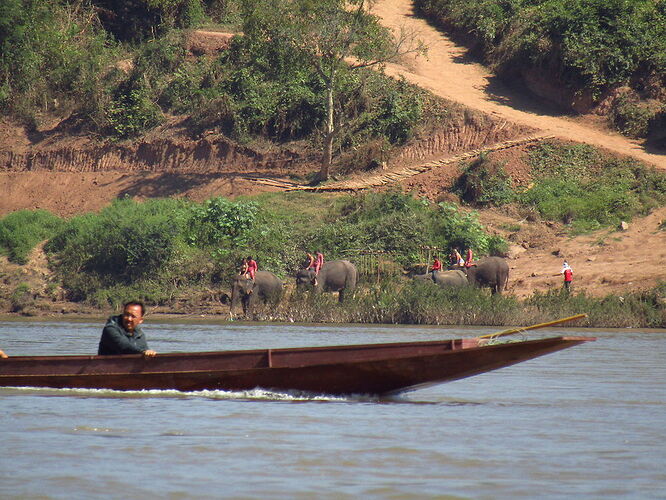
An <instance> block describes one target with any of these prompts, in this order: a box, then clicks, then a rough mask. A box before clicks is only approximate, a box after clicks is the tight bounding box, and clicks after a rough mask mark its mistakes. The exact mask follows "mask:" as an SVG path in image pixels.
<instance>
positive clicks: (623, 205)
mask: <svg viewBox="0 0 666 500" xmlns="http://www.w3.org/2000/svg"><path fill="white" fill-rule="evenodd" d="M529 161H530V163H531V166H532V175H533V180H534V182H533V186H532V187H531V188H530V189H528V190H527V191H525V192H524V193H521V194H520V195H519V201H520V203H522V204H524V205H527V206H532V207H534V208H536V209H537V210H538V211H539V213H540V214H541V216H542V217H544V218H545V219H548V220H559V221H562V222H566V223H571V224H572V228H573V230H574V231H578V232H581V231H589V230H594V229H598V228H601V227H617V225H618V224H619V223H620V221H622V220H625V221H629V220H631V219H632V218H633V217H635V216H637V215H645V214H647V213H649V212H650V210H652V209H654V208H656V207H658V206H661V205H663V204H664V203H665V202H666V174H664V173H663V172H661V171H658V170H655V169H650V168H647V167H644V166H642V165H640V164H638V163H637V162H634V161H628V160H618V159H617V158H612V157H607V156H604V155H602V154H601V153H600V152H599V151H598V150H596V149H594V148H592V147H590V146H587V145H561V144H556V143H541V144H539V145H537V146H534V147H533V148H532V149H531V150H530V153H529Z"/></svg>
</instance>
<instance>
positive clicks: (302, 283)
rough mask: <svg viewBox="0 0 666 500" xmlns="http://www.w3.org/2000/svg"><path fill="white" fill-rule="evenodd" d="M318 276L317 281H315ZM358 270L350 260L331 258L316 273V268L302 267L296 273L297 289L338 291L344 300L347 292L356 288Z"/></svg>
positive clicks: (340, 297)
mask: <svg viewBox="0 0 666 500" xmlns="http://www.w3.org/2000/svg"><path fill="white" fill-rule="evenodd" d="M315 277H316V281H315ZM357 282H358V271H357V270H356V266H354V264H352V263H351V262H349V261H348V260H331V261H328V262H324V265H323V266H322V267H321V269H320V270H319V273H317V274H315V271H314V269H301V270H299V271H298V272H297V273H296V288H297V290H301V291H302V290H305V289H312V288H313V289H314V291H315V292H316V293H321V292H338V300H339V301H340V302H342V301H343V300H344V297H345V295H346V294H347V293H349V292H352V291H353V290H354V289H355V288H356V283H357Z"/></svg>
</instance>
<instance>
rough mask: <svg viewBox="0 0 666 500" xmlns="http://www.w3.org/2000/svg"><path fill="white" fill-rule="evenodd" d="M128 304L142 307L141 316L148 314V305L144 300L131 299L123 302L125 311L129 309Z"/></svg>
mask: <svg viewBox="0 0 666 500" xmlns="http://www.w3.org/2000/svg"><path fill="white" fill-rule="evenodd" d="M127 306H139V307H140V308H141V316H145V315H146V306H145V305H143V302H140V301H138V300H130V301H129V302H125V303H124V304H123V312H125V309H127Z"/></svg>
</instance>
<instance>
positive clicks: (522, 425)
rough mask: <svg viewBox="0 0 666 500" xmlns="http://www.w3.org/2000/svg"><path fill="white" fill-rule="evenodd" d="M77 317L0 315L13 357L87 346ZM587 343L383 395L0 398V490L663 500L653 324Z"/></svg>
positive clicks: (658, 334)
mask: <svg viewBox="0 0 666 500" xmlns="http://www.w3.org/2000/svg"><path fill="white" fill-rule="evenodd" d="M144 330H145V331H146V334H147V337H148V341H149V345H150V347H151V348H152V349H155V350H157V351H158V352H175V351H210V350H223V349H251V348H268V347H271V348H278V347H297V346H314V345H335V344H356V343H374V342H391V341H409V340H437V339H449V338H454V337H460V336H476V335H480V334H484V333H491V332H493V331H496V329H487V328H459V327H452V328H447V327H404V326H401V327H395V326H360V325H351V326H350V325H284V324H281V325H275V324H251V325H250V324H241V323H228V322H219V323H217V324H216V323H214V322H210V323H207V322H189V323H175V322H161V323H160V322H156V321H151V320H148V321H147V323H146V324H144ZM100 332H101V327H100V323H99V322H91V321H83V322H81V321H71V320H65V321H58V322H39V321H29V322H27V321H0V347H1V348H2V349H3V350H5V351H6V352H7V353H9V354H10V355H42V354H52V355H55V354H90V353H96V350H97V342H98V339H99V334H100ZM552 335H584V336H590V335H594V336H597V337H598V340H597V341H596V342H590V343H586V344H582V345H580V346H576V347H573V348H571V349H567V350H564V351H560V352H557V353H554V354H550V355H547V356H544V357H541V358H537V359H535V360H531V361H527V362H524V363H520V364H518V365H515V366H512V367H508V368H503V369H501V370H498V371H495V372H490V373H486V374H483V375H478V376H475V377H471V378H468V379H464V380H460V381H456V382H451V383H448V384H442V385H438V386H435V387H430V388H428V389H422V390H419V391H415V392H411V393H407V394H405V395H402V396H400V397H393V398H391V399H375V398H369V397H350V398H339V397H326V396H318V397H311V398H306V397H299V396H295V395H289V394H276V393H268V392H265V391H261V390H255V391H250V392H243V393H229V392H221V391H206V392H199V393H179V392H176V391H151V392H131V393H123V392H116V391H91V390H44V389H13V388H0V404H1V406H2V413H1V415H2V417H1V422H2V424H1V426H0V439H1V441H0V443H1V445H2V453H1V454H0V497H1V498H4V499H8V498H9V499H16V498H21V499H24V498H35V499H37V498H39V499H68V500H70V499H90V498H112V499H115V498H117V499H151V498H169V499H174V500H177V499H194V498H288V499H291V498H297V499H300V498H303V499H305V498H335V499H338V498H342V499H352V498H354V499H355V498H360V497H364V498H390V499H402V498H405V499H407V498H444V499H447V498H451V499H454V498H455V499H458V498H469V499H505V498H506V499H515V498H528V499H532V498H553V499H559V498H562V499H568V500H569V499H571V498H576V499H578V498H585V499H588V498H593V499H601V498H604V499H607V498H640V499H652V498H654V499H657V498H659V499H663V498H666V439H665V438H666V430H665V427H666V363H665V362H666V331H664V330H650V331H647V330H646V331H640V330H588V329H585V330H574V329H567V328H553V329H544V330H537V331H535V332H534V334H533V335H530V338H535V337H543V336H552Z"/></svg>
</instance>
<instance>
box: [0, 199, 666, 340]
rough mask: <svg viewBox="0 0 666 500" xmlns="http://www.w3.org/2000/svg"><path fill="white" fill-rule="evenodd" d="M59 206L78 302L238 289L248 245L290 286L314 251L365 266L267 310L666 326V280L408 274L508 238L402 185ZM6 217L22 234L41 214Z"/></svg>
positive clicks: (388, 318) (289, 316)
mask: <svg viewBox="0 0 666 500" xmlns="http://www.w3.org/2000/svg"><path fill="white" fill-rule="evenodd" d="M17 214H19V215H20V216H21V217H22V220H23V221H27V220H32V219H33V218H36V217H34V216H35V215H36V214H39V217H40V218H41V219H42V220H47V221H48V220H51V219H50V218H49V217H48V216H46V215H45V213H42V212H37V213H33V212H27V211H26V212H17ZM12 215H13V214H12ZM29 216H33V217H29ZM15 217H16V216H14V218H15ZM7 218H9V216H8V217H7ZM7 218H5V219H7ZM51 218H52V219H53V221H56V222H57V223H56V225H55V226H54V227H52V229H51V233H50V235H51V236H50V239H49V242H48V243H47V245H46V246H45V250H46V252H47V255H48V257H49V262H50V265H51V267H52V269H53V270H54V271H55V273H56V277H57V280H58V281H57V282H58V283H60V284H61V285H62V287H63V289H64V292H65V294H66V297H67V298H68V299H69V300H73V301H77V302H82V303H84V304H88V305H89V306H93V307H97V308H103V309H106V308H108V307H110V306H111V307H117V306H119V304H121V303H122V302H123V301H124V300H126V299H127V298H128V297H133V298H137V299H142V300H145V301H146V302H147V303H148V304H150V305H153V306H160V305H161V306H165V307H168V308H172V307H175V308H176V309H178V308H179V307H186V305H187V304H192V305H198V304H199V303H200V302H201V301H210V300H211V297H213V296H215V297H218V296H219V294H220V293H221V291H224V290H228V287H229V282H230V279H231V277H232V275H233V274H235V273H236V272H238V268H239V266H240V261H241V258H242V257H245V256H247V255H252V256H253V257H255V258H256V260H257V261H258V262H259V265H260V268H261V269H266V270H270V271H273V272H275V273H276V274H278V275H279V276H280V277H281V278H283V279H284V280H285V282H286V283H287V284H290V283H293V280H292V279H291V276H293V274H294V272H295V270H296V269H298V268H299V266H301V265H302V264H303V260H304V255H305V252H306V251H314V250H315V249H320V250H322V251H323V252H324V253H325V254H326V256H327V259H329V260H331V259H335V258H348V259H350V260H352V261H353V262H355V263H356V264H357V266H358V267H359V269H360V270H361V284H360V287H359V289H358V290H357V292H356V294H355V295H354V296H353V297H351V298H350V300H348V301H346V302H345V304H343V305H339V304H338V303H337V299H336V298H335V297H333V296H331V295H330V294H324V295H321V296H313V295H311V294H305V295H298V294H295V293H292V292H291V288H290V287H289V286H288V289H287V294H286V297H285V298H284V300H283V301H282V302H281V303H280V304H279V306H278V307H277V308H271V309H270V310H266V311H263V312H261V311H260V313H259V316H258V317H259V318H263V319H270V320H276V321H304V322H307V321H331V322H333V321H335V322H369V323H407V324H410V323H413V324H467V325H478V324H484V325H497V326H500V325H506V324H515V323H516V321H517V318H520V321H521V322H523V323H525V324H528V323H539V322H542V321H547V320H550V319H555V318H557V317H562V316H568V315H571V314H573V313H579V312H585V313H587V314H589V315H590V319H589V322H588V323H587V324H589V325H591V326H602V325H603V326H618V327H622V326H625V327H626V326H643V327H663V326H665V325H666V308H665V307H664V296H666V285H660V286H659V287H657V288H655V289H654V290H652V291H649V292H640V293H629V294H627V295H625V296H624V297H616V296H609V297H605V298H603V299H597V298H592V297H588V296H586V295H585V293H584V292H581V293H573V294H567V293H564V292H560V291H553V292H550V293H547V294H538V293H537V294H535V295H533V296H532V297H531V298H529V299H527V300H526V301H522V302H521V301H519V300H517V299H516V298H515V297H512V296H504V297H500V296H491V295H490V294H489V293H488V291H487V290H477V289H474V288H465V289H460V290H445V289H440V288H439V287H437V286H435V285H434V284H432V283H429V282H420V281H413V280H410V279H407V278H405V277H404V275H403V270H404V269H406V268H411V267H413V265H414V264H423V263H424V262H423V259H424V255H425V254H424V253H422V252H420V249H423V248H426V247H430V249H431V250H430V251H432V248H433V247H439V248H440V249H442V250H441V252H442V253H443V252H446V251H448V248H449V247H450V246H453V245H456V246H459V247H463V248H464V247H467V246H471V247H472V248H474V249H475V253H476V254H477V255H483V254H486V253H491V252H496V251H497V250H498V248H500V247H502V246H504V245H506V242H504V241H503V240H501V239H499V238H497V237H493V236H489V235H488V234H487V233H486V232H485V230H484V228H483V227H482V226H481V225H480V224H479V222H478V220H477V218H476V215H475V213H474V212H468V213H463V212H461V211H460V210H459V209H456V208H455V207H454V206H452V205H447V204H432V203H428V202H427V201H425V200H421V199H416V198H414V197H412V196H410V195H408V194H404V193H399V192H387V193H367V194H363V195H352V196H343V197H332V196H331V197H322V196H319V195H312V194H308V193H282V194H267V195H263V196H260V197H256V198H254V199H252V200H251V201H249V200H242V199H241V200H236V201H230V200H227V199H224V198H213V199H210V200H207V201H206V202H204V203H193V202H189V201H184V200H169V199H164V200H150V201H146V202H143V203H137V202H135V201H133V200H131V199H122V200H118V201H116V202H114V203H113V204H112V205H111V206H109V207H107V208H106V209H104V210H102V211H101V212H100V213H98V214H92V213H91V214H86V215H82V216H79V217H74V218H72V219H70V220H69V221H62V220H60V219H57V218H55V217H53V216H51ZM10 220H11V219H10ZM2 222H3V225H2V226H0V227H3V228H5V229H4V230H5V232H6V234H8V235H9V240H10V241H14V240H16V239H17V238H16V235H18V234H21V233H22V231H23V230H24V229H25V227H29V226H30V224H27V223H26V224H25V225H23V226H22V225H17V224H13V225H7V224H4V223H5V222H6V220H3V221H2ZM33 225H34V224H33ZM46 237H47V238H48V237H49V236H46ZM39 239H41V238H38V239H37V240H36V241H39ZM368 266H370V267H369V268H368ZM50 289H51V290H50V292H49V290H47V291H46V292H44V293H46V294H48V296H44V297H45V299H46V300H52V295H53V293H54V290H55V289H56V285H55V283H54V282H52V283H51V285H50ZM211 290H212V291H211ZM40 293H42V292H32V291H31V289H30V285H28V284H26V283H22V284H20V285H19V286H16V287H15V289H14V291H13V292H12V293H11V296H8V301H7V304H8V306H9V307H10V309H11V310H12V311H16V312H22V313H24V314H34V310H35V308H38V307H39V306H38V303H37V301H36V297H38V296H39V294H40ZM42 295H43V294H42ZM204 297H208V299H204ZM31 311H32V312H31Z"/></svg>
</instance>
